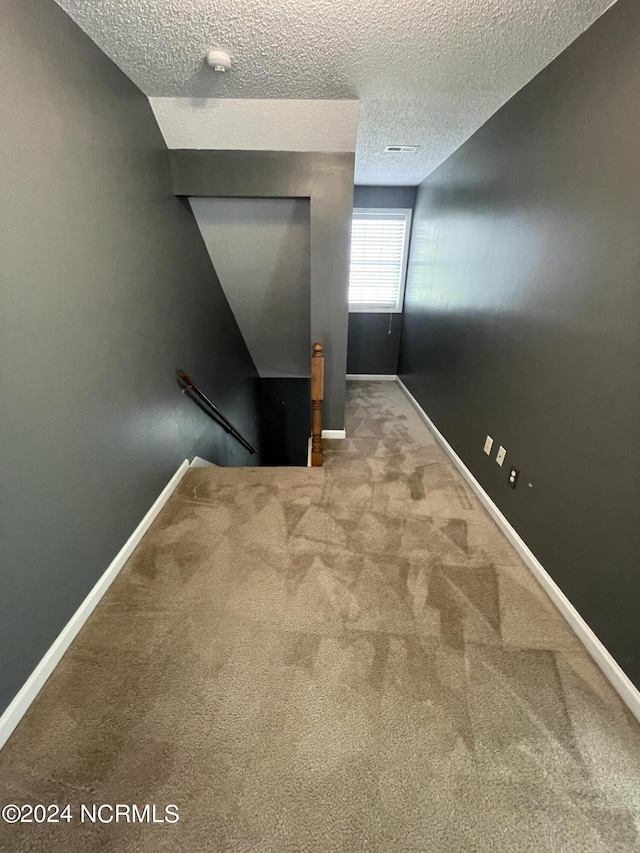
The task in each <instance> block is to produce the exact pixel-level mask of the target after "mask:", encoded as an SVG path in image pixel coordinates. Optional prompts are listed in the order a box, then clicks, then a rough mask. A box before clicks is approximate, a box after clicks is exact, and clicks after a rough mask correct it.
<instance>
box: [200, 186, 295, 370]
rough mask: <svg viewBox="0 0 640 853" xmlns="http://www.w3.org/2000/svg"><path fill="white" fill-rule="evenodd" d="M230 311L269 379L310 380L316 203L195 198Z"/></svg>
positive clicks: (282, 200)
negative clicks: (313, 214) (311, 248)
mask: <svg viewBox="0 0 640 853" xmlns="http://www.w3.org/2000/svg"><path fill="white" fill-rule="evenodd" d="M190 202H191V206H192V208H193V211H194V214H195V217H196V221H197V222H198V225H199V227H200V231H201V232H202V236H203V238H204V241H205V245H206V246H207V250H208V252H209V255H210V257H211V260H212V262H213V264H214V267H215V269H216V272H217V273H218V276H219V277H220V281H221V284H222V287H223V289H224V291H225V294H226V296H227V299H228V300H229V304H230V305H231V309H232V310H233V312H234V314H235V317H236V320H237V321H238V325H239V326H240V330H241V332H242V335H243V337H244V339H245V342H246V344H247V347H248V349H249V351H250V353H251V356H252V358H253V360H254V363H255V365H256V367H257V369H258V372H259V374H260V375H261V376H263V377H269V376H271V377H279V376H290V377H304V376H308V375H309V358H310V354H311V291H310V286H311V271H310V253H309V240H310V229H309V200H308V199H303V198H297V199H276V198H273V199H258V198H256V199H251V198H191V199H190Z"/></svg>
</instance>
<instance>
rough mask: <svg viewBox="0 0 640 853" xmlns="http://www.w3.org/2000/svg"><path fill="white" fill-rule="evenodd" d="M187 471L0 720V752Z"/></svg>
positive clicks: (121, 553) (174, 479)
mask: <svg viewBox="0 0 640 853" xmlns="http://www.w3.org/2000/svg"><path fill="white" fill-rule="evenodd" d="M188 470H189V460H188V459H185V460H184V462H183V463H182V464H181V465H180V467H179V468H178V470H177V471H176V473H175V474H174V475H173V477H172V478H171V479H170V480H169V482H168V483H167V485H166V486H165V487H164V489H163V490H162V491H161V492H160V494H159V495H158V497H157V498H156V500H155V501H154V503H153V506H152V507H151V509H150V510H149V511H148V512H147V514H146V515H145V517H144V518H143V519H142V521H141V522H140V524H139V525H138V526H137V527H136V529H135V530H134V531H133V533H132V534H131V536H130V537H129V539H128V540H127V541H126V543H125V544H124V546H123V547H122V548H121V549H120V551H119V552H118V554H117V556H116V557H115V559H114V560H113V562H112V563H111V564H110V566H109V568H108V569H107V570H106V572H105V573H104V574H103V575H102V577H101V578H100V579H99V580H98V582H97V583H96V585H95V586H94V587H93V589H92V590H91V592H90V593H89V595H87V597H86V598H85V600H84V601H83V602H82V604H81V605H80V607H79V608H78V609H77V610H76V612H75V613H74V614H73V616H72V617H71V619H70V620H69V621H68V622H67V624H66V625H65V627H64V628H63V629H62V631H61V633H60V634H59V635H58V637H57V638H56V639H55V640H54V642H53V645H52V646H51V647H50V648H49V650H48V651H47V652H46V654H45V656H44V657H43V658H42V660H41V661H40V663H39V664H38V665H37V666H36V668H35V669H34V670H33V672H32V673H31V675H30V676H29V678H28V679H27V681H26V682H25V684H24V685H23V686H22V688H21V689H20V691H19V692H18V694H17V695H16V697H15V698H14V699H13V701H12V702H11V704H10V705H9V707H8V708H7V709H6V711H5V712H4V713H3V714H2V716H1V717H0V749H2V747H3V746H4V744H5V743H6V742H7V740H8V739H9V737H10V736H11V733H12V732H13V730H14V729H15V727H16V726H17V725H18V723H19V722H20V720H21V719H22V717H23V716H24V714H25V713H26V711H27V709H28V708H29V706H30V705H31V703H32V702H33V700H34V699H35V698H36V696H37V695H38V693H39V692H40V690H41V689H42V687H43V686H44V684H45V682H46V681H47V679H48V678H49V676H50V675H51V673H52V672H53V670H54V669H55V668H56V666H57V664H58V663H59V661H60V659H61V658H62V656H63V655H64V653H65V652H66V651H67V649H68V648H69V646H70V645H71V643H72V642H73V640H74V639H75V637H76V635H77V634H78V632H79V631H80V629H81V628H82V626H83V625H84V623H85V622H86V621H87V619H88V618H89V616H91V614H92V613H93V611H94V609H95V607H96V605H97V604H98V602H99V601H100V599H101V598H102V596H103V595H104V594H105V592H106V591H107V590H108V589H109V587H110V586H111V584H112V583H113V581H114V580H115V578H116V576H117V575H118V572H119V571H120V569H121V568H122V567H123V566H124V564H125V563H126V562H127V560H128V559H129V557H130V556H131V554H132V553H133V551H134V549H135V547H136V545H138V543H139V542H140V540H141V539H142V537H143V536H144V534H145V533H146V532H147V530H148V529H149V527H150V526H151V522H152V521H153V520H154V518H155V517H156V516H157V515H158V513H159V512H160V510H161V509H162V507H163V506H164V505H165V504H166V502H167V501H168V500H169V498H170V497H171V494H172V493H173V491H174V490H175V489H176V487H177V485H178V483H179V482H180V480H181V479H182V478H183V477H184V475H185V474H186V472H187V471H188Z"/></svg>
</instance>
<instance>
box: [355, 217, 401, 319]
mask: <svg viewBox="0 0 640 853" xmlns="http://www.w3.org/2000/svg"><path fill="white" fill-rule="evenodd" d="M410 231H411V211H410V210H398V209H395V208H394V209H389V210H384V209H376V210H372V209H368V208H356V209H355V210H354V211H353V226H352V233H351V269H350V272H349V311H378V312H380V313H385V314H386V313H392V312H399V311H402V300H403V298H404V284H405V278H406V275H407V255H408V248H409V233H410Z"/></svg>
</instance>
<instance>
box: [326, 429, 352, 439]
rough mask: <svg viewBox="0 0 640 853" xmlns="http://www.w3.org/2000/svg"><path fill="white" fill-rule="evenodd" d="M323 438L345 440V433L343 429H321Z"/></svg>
mask: <svg viewBox="0 0 640 853" xmlns="http://www.w3.org/2000/svg"><path fill="white" fill-rule="evenodd" d="M322 437H323V438H346V437H347V431H346V430H345V429H323V430H322Z"/></svg>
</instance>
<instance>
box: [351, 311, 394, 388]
mask: <svg viewBox="0 0 640 853" xmlns="http://www.w3.org/2000/svg"><path fill="white" fill-rule="evenodd" d="M401 330H402V314H398V313H395V314H378V313H374V312H369V311H349V345H348V348H347V373H377V374H382V375H385V376H393V375H395V374H396V373H397V372H398V354H399V351H400V332H401Z"/></svg>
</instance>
